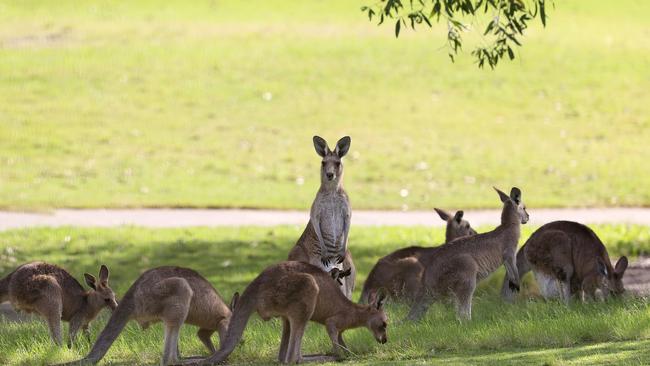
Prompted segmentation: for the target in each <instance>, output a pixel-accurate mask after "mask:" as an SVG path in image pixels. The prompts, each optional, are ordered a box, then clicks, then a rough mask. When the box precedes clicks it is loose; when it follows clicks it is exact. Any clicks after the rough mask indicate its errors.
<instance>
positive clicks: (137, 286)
mask: <svg viewBox="0 0 650 366" xmlns="http://www.w3.org/2000/svg"><path fill="white" fill-rule="evenodd" d="M238 296H239V295H237V294H235V296H234V297H233V302H232V304H234V303H236V302H237V298H238ZM232 304H231V306H232ZM231 315H232V313H231V311H230V309H229V308H228V306H227V305H226V304H225V303H224V302H223V300H222V299H221V297H219V294H218V293H217V291H216V290H215V289H214V287H212V285H211V284H210V282H208V281H207V280H206V279H205V278H204V277H203V276H201V275H200V274H199V273H197V272H196V271H194V270H191V269H189V268H182V267H158V268H153V269H150V270H148V271H146V272H144V273H143V274H142V275H141V276H140V277H139V278H138V279H137V280H136V281H135V282H134V283H133V285H131V287H130V288H129V289H128V291H127V292H126V294H125V295H124V298H123V299H122V301H120V304H119V306H118V307H117V309H115V311H114V312H113V315H112V316H111V318H110V319H109V320H108V323H107V324H106V327H104V330H102V332H101V334H100V335H99V337H98V338H97V341H96V342H95V344H94V345H93V348H92V349H91V350H90V353H88V355H87V356H86V357H85V358H83V359H82V360H79V361H74V362H70V363H67V364H66V365H72V364H75V365H79V364H83V365H85V364H95V363H97V362H99V361H100V360H101V359H102V358H103V357H104V355H105V354H106V352H107V351H108V349H109V348H110V347H111V345H112V344H113V342H114V341H115V339H117V337H118V336H119V334H120V333H121V332H122V329H124V327H125V326H126V324H127V323H128V322H129V320H132V319H133V320H136V321H137V322H138V323H139V324H140V326H141V327H142V329H146V328H147V327H148V326H149V325H150V324H152V323H155V322H158V321H162V322H163V323H164V326H165V341H164V344H165V345H164V350H163V356H162V364H163V365H168V364H170V363H173V362H177V361H178V360H179V357H180V355H179V351H178V339H179V335H180V334H179V332H180V328H181V326H182V325H183V323H187V324H192V325H196V326H198V327H199V331H198V332H197V333H196V335H197V336H198V337H199V339H200V340H201V342H202V343H203V344H204V345H205V347H206V348H207V349H208V350H209V351H210V352H211V353H212V352H215V347H214V345H213V344H212V340H211V339H210V337H211V336H212V334H213V333H214V332H215V331H217V332H219V338H220V339H221V340H222V341H223V339H224V337H225V336H226V330H227V329H228V324H229V322H230V316H231Z"/></svg>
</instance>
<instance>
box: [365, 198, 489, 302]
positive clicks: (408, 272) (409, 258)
mask: <svg viewBox="0 0 650 366" xmlns="http://www.w3.org/2000/svg"><path fill="white" fill-rule="evenodd" d="M435 210H436V212H437V213H438V215H439V216H440V218H441V219H443V220H444V221H446V222H447V230H446V232H445V242H446V243H449V242H451V241H452V240H454V239H456V238H460V237H463V236H468V235H475V234H476V231H474V229H472V227H471V226H470V224H469V222H467V221H465V220H463V211H456V214H455V215H451V214H449V213H448V212H446V211H444V210H441V209H439V208H436V209H435ZM436 248H437V247H434V248H425V247H417V246H413V247H407V248H402V249H399V250H396V251H394V252H392V253H391V254H389V255H387V256H385V257H383V258H381V259H379V261H377V264H375V266H374V267H373V268H372V270H370V274H368V278H367V279H366V282H365V283H364V284H363V291H362V292H361V298H360V300H359V302H361V303H367V301H368V298H369V296H370V294H371V293H372V292H373V291H376V290H378V289H380V288H382V287H383V288H385V289H386V291H387V295H388V296H390V297H392V298H394V299H400V300H406V301H412V300H414V299H415V296H417V294H418V292H419V291H420V287H421V284H422V274H423V273H424V266H423V265H422V263H421V262H420V260H419V258H420V256H422V255H425V253H427V252H428V251H430V250H435V249H436Z"/></svg>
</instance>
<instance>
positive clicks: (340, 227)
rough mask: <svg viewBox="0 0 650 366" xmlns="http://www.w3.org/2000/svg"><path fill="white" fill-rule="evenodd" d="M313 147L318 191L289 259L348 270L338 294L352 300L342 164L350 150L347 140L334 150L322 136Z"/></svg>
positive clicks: (352, 276)
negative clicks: (318, 158) (318, 164)
mask: <svg viewBox="0 0 650 366" xmlns="http://www.w3.org/2000/svg"><path fill="white" fill-rule="evenodd" d="M314 148H315V149H316V152H317V153H318V155H320V156H321V157H322V158H323V160H322V163H321V169H320V181H321V184H320V189H319V190H318V193H317V194H316V199H315V200H314V203H313V204H312V206H311V211H310V215H309V223H308V224H307V227H306V228H305V230H304V232H303V233H302V235H301V236H300V238H299V239H298V242H297V243H296V245H295V246H294V247H293V249H292V250H291V252H290V253H289V258H288V259H289V260H291V261H301V262H306V263H311V264H313V265H315V266H317V267H320V268H322V269H323V270H324V271H325V272H329V271H331V270H332V268H334V267H337V268H339V269H340V270H347V269H350V271H351V273H350V275H349V276H347V277H346V278H345V279H344V281H343V285H342V286H341V291H343V293H344V294H345V296H347V298H348V299H351V298H352V291H353V290H354V281H355V279H356V268H355V267H354V262H353V261H352V254H351V253H350V251H349V250H348V249H347V247H348V234H349V232H350V216H351V212H352V211H351V209H350V200H349V199H348V195H347V194H346V193H345V190H343V163H342V162H341V159H342V158H343V157H344V156H345V154H347V152H348V150H349V149H350V137H349V136H345V137H343V138H341V139H340V140H339V141H338V142H337V143H336V148H334V151H332V150H330V148H329V147H328V146H327V142H326V141H325V140H324V139H322V138H321V137H318V136H314Z"/></svg>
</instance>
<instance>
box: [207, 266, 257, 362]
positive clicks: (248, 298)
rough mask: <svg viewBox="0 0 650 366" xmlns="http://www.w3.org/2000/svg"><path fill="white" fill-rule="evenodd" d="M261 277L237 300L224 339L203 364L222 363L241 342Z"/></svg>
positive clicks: (253, 308) (252, 309)
mask: <svg viewBox="0 0 650 366" xmlns="http://www.w3.org/2000/svg"><path fill="white" fill-rule="evenodd" d="M263 275H264V272H262V275H260V276H258V277H257V278H256V279H255V280H253V282H251V284H250V285H248V287H246V290H244V292H243V293H242V295H241V296H240V297H239V300H237V303H236V304H235V308H234V309H233V313H232V317H231V318H230V325H229V326H228V332H227V333H226V338H225V339H224V340H222V342H221V344H220V346H219V349H218V350H217V352H215V353H214V354H213V355H212V356H210V357H208V358H207V359H205V361H204V362H205V363H209V364H217V363H221V362H223V361H224V360H225V359H227V358H228V356H230V354H231V353H232V351H233V350H234V349H235V347H236V346H237V344H238V343H239V341H240V340H241V337H242V335H243V334H244V329H245V328H246V324H247V323H248V319H250V317H251V315H252V314H253V312H254V311H255V310H256V308H257V302H258V292H259V288H260V283H261V282H262V281H263V279H262V278H261V277H262V276H263Z"/></svg>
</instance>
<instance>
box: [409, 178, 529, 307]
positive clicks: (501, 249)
mask: <svg viewBox="0 0 650 366" xmlns="http://www.w3.org/2000/svg"><path fill="white" fill-rule="evenodd" d="M495 190H496V191H497V193H498V194H499V197H500V199H501V202H503V210H502V211H501V224H500V225H499V226H497V227H496V228H495V229H494V230H492V231H490V232H487V233H482V234H477V235H473V236H467V237H463V238H459V239H456V240H455V241H453V244H450V245H443V246H441V247H439V249H438V250H436V251H435V252H434V253H428V254H427V255H426V256H425V257H423V258H422V259H421V261H422V263H424V264H425V271H424V275H423V277H422V289H421V291H420V293H419V294H418V297H417V299H416V301H415V304H414V305H413V306H412V307H411V311H410V313H409V316H408V317H409V319H411V320H416V319H419V318H420V317H422V315H424V313H425V312H426V311H427V309H428V308H429V306H430V305H431V303H432V302H433V301H434V300H436V299H439V298H441V297H443V296H446V295H453V297H454V299H455V301H456V313H457V315H458V317H459V318H460V319H461V320H469V319H471V317H472V297H473V295H474V290H475V289H476V285H477V283H478V282H479V281H481V280H482V279H484V278H486V277H487V276H489V275H490V274H491V273H492V272H494V271H495V270H497V268H499V267H500V266H501V265H502V264H504V265H505V267H506V273H507V274H508V279H509V281H510V283H509V285H510V286H512V287H515V288H517V287H519V275H517V266H516V264H515V251H516V250H517V244H518V242H519V237H520V235H521V233H520V225H521V224H525V223H526V222H528V213H527V212H526V206H525V205H524V203H523V202H522V201H521V191H520V190H519V188H516V187H513V188H512V190H511V191H510V196H508V195H507V194H505V193H503V192H501V191H500V190H498V189H496V188H495Z"/></svg>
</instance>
